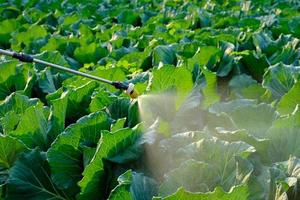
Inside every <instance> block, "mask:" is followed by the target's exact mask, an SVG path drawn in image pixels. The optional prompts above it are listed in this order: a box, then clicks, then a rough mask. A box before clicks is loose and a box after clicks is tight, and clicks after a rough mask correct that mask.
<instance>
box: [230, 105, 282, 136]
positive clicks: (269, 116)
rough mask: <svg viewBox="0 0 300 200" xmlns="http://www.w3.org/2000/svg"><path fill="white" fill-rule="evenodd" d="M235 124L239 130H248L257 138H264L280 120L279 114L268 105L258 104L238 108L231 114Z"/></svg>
mask: <svg viewBox="0 0 300 200" xmlns="http://www.w3.org/2000/svg"><path fill="white" fill-rule="evenodd" d="M229 116H230V117H231V118H232V120H233V122H234V123H235V125H236V126H237V128H239V129H246V130H248V131H249V133H250V134H251V135H253V136H255V137H257V138H264V137H265V133H266V131H267V130H268V129H269V127H271V125H272V123H273V121H274V120H275V119H277V118H278V113H277V112H276V111H275V109H274V108H273V107H272V106H270V105H268V104H264V103H261V104H258V105H251V106H242V107H238V108H236V109H235V110H233V111H232V112H230V113H229Z"/></svg>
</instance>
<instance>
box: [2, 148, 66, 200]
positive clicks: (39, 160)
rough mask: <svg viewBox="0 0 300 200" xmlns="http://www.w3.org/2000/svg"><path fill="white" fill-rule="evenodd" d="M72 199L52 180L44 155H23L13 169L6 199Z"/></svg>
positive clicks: (32, 152) (35, 151)
mask: <svg viewBox="0 0 300 200" xmlns="http://www.w3.org/2000/svg"><path fill="white" fill-rule="evenodd" d="M25 197H26V199H31V200H33V199H34V200H37V199H61V200H63V199H72V198H71V197H68V196H66V194H65V193H64V192H63V191H61V190H59V189H58V188H57V187H56V186H55V185H54V183H53V182H52V180H51V178H50V167H49V164H48V162H47V160H46V156H45V154H44V153H41V152H40V151H38V150H32V151H31V152H29V153H25V154H22V155H21V156H20V158H19V160H18V161H16V163H15V165H14V166H13V167H12V168H11V170H10V174H9V178H8V181H7V191H6V199H15V200H18V199H20V200H21V199H24V198H25Z"/></svg>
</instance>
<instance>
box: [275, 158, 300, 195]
mask: <svg viewBox="0 0 300 200" xmlns="http://www.w3.org/2000/svg"><path fill="white" fill-rule="evenodd" d="M299 169H300V160H299V159H298V158H296V157H290V158H289V160H287V161H284V162H280V163H275V164H274V165H273V166H272V171H273V173H272V175H275V176H274V177H273V179H275V180H276V182H275V181H274V182H273V184H276V185H277V187H278V186H281V187H282V188H284V190H283V191H284V192H283V193H284V194H285V195H286V196H287V199H298V198H299V197H300V193H299V177H300V174H299ZM276 171H277V173H274V172H276ZM273 187H274V186H273ZM275 192H276V191H275Z"/></svg>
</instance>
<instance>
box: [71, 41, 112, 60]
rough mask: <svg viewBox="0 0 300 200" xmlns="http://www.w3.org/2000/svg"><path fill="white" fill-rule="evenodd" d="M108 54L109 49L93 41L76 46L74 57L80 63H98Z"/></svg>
mask: <svg viewBox="0 0 300 200" xmlns="http://www.w3.org/2000/svg"><path fill="white" fill-rule="evenodd" d="M107 54H108V51H107V49H105V48H103V47H100V46H99V45H97V44H96V43H91V44H85V45H83V46H81V47H78V48H76V50H75V52H74V57H75V59H76V60H78V61H79V62H80V63H96V62H97V61H98V60H100V59H101V58H103V57H105V56H106V55H107Z"/></svg>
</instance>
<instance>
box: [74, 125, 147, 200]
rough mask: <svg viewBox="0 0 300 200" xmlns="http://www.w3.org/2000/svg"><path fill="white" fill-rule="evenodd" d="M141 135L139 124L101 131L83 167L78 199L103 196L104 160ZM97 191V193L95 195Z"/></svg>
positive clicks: (104, 187) (131, 143) (122, 149)
mask: <svg viewBox="0 0 300 200" xmlns="http://www.w3.org/2000/svg"><path fill="white" fill-rule="evenodd" d="M140 135H141V131H140V129H139V126H136V127H135V128H133V129H130V128H125V129H120V130H118V131H117V132H114V133H110V132H105V131H104V132H102V134H101V138H100V140H99V144H98V146H97V151H96V153H95V156H94V157H93V159H92V161H91V162H90V164H89V165H88V166H87V167H86V168H85V169H84V172H83V179H82V180H81V181H80V182H79V186H80V188H81V192H80V194H79V196H78V198H79V199H87V198H88V199H98V198H103V195H104V192H105V189H106V187H107V186H106V183H105V182H106V180H105V170H104V162H103V161H104V160H105V159H109V158H110V157H113V156H116V155H117V154H119V153H121V152H122V151H124V150H125V149H126V148H128V147H130V146H131V145H133V144H134V143H135V141H136V139H137V138H139V137H140ZM95 193H97V194H98V195H95Z"/></svg>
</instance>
